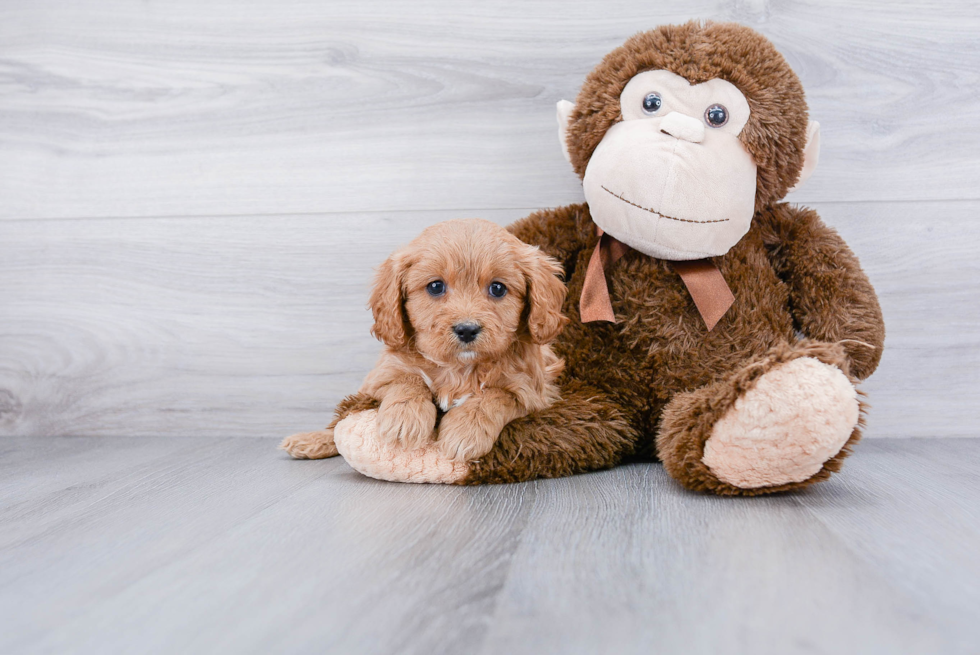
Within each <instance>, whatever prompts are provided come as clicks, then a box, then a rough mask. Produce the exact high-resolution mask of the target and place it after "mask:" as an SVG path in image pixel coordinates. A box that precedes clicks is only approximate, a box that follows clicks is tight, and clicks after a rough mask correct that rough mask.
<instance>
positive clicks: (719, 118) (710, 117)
mask: <svg viewBox="0 0 980 655" xmlns="http://www.w3.org/2000/svg"><path fill="white" fill-rule="evenodd" d="M704 120H705V122H707V123H708V125H710V126H711V127H721V126H722V125H724V124H725V123H727V122H728V110H727V109H725V106H724V105H711V106H710V107H708V109H707V110H705V112H704Z"/></svg>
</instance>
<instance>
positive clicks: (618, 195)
mask: <svg viewBox="0 0 980 655" xmlns="http://www.w3.org/2000/svg"><path fill="white" fill-rule="evenodd" d="M600 186H602V185H600ZM602 190H603V191H605V192H606V193H608V194H609V195H611V196H612V197H613V198H619V199H620V200H622V201H623V202H625V203H626V204H627V205H632V206H633V207H636V208H637V209H642V210H643V211H645V212H650V213H651V214H654V215H656V216H659V217H660V218H669V219H670V220H672V221H679V222H681V223H699V224H705V223H726V222H728V221H729V220H731V219H728V218H720V219H718V220H712V221H695V220H692V219H690V218H677V217H674V216H668V215H667V214H662V213H660V212H658V211H657V210H656V209H650V208H649V207H644V206H643V205H638V204H636V203H635V202H632V201H630V200H627V199H626V198H624V197H623V196H622V194H618V193H613V192H612V191H610V190H609V189H607V188H606V187H605V186H602Z"/></svg>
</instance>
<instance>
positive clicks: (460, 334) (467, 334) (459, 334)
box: [453, 323, 483, 343]
mask: <svg viewBox="0 0 980 655" xmlns="http://www.w3.org/2000/svg"><path fill="white" fill-rule="evenodd" d="M482 329H483V327H482V326H481V325H479V324H478V323H460V324H458V325H454V326H453V332H455V333H456V338H457V339H459V340H460V341H462V342H463V343H472V342H473V341H474V340H476V335H478V334H480V330H482Z"/></svg>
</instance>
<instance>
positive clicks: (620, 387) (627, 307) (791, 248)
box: [462, 22, 885, 495]
mask: <svg viewBox="0 0 980 655" xmlns="http://www.w3.org/2000/svg"><path fill="white" fill-rule="evenodd" d="M651 69H666V70H669V71H672V72H674V73H676V74H678V75H681V76H683V77H685V78H687V79H688V81H690V82H691V83H699V82H703V81H705V80H708V79H711V78H715V77H718V78H722V79H725V80H727V81H729V82H731V83H732V84H734V85H735V86H736V87H738V88H739V90H741V91H742V93H743V94H744V95H745V96H746V98H747V99H748V102H749V106H750V108H751V112H752V114H751V117H750V119H749V122H748V124H747V125H746V126H745V128H744V130H743V132H742V134H741V135H740V137H739V138H740V139H741V140H742V142H743V144H744V145H745V147H746V149H747V150H748V151H749V152H750V153H751V154H752V156H753V157H754V158H755V161H756V164H757V165H758V184H757V191H756V213H755V216H754V218H753V222H752V227H751V229H750V230H749V232H748V234H746V235H745V236H744V237H743V238H742V240H741V241H740V242H739V243H738V244H736V245H735V246H734V247H733V248H732V249H731V250H730V251H729V252H728V253H726V254H725V255H724V256H721V257H716V258H714V260H713V261H714V262H715V264H716V265H717V266H718V268H719V269H720V270H721V272H722V274H723V275H724V277H725V279H726V280H727V282H728V284H729V286H730V287H731V289H732V291H733V292H734V294H735V303H734V305H733V306H732V307H731V309H729V310H728V313H727V314H725V316H724V317H723V318H722V319H721V321H720V322H719V323H718V325H717V326H716V327H715V328H714V329H713V330H712V331H711V332H708V331H707V329H706V328H705V325H704V322H703V321H702V319H701V317H700V315H699V313H698V311H697V308H696V307H695V305H694V302H693V300H692V299H691V296H690V294H689V293H688V291H687V289H686V288H685V287H684V284H683V282H682V281H681V279H680V277H679V276H678V275H677V273H676V272H675V271H674V270H673V268H672V267H671V266H670V263H669V262H667V261H663V260H658V259H654V258H652V257H648V256H646V255H643V254H641V253H639V252H636V251H630V252H629V253H627V254H626V255H625V256H624V257H623V258H622V259H621V260H620V261H619V262H617V263H616V264H615V265H614V266H612V267H611V269H610V270H609V271H607V281H608V286H609V292H610V297H611V300H612V306H613V311H614V313H615V315H616V319H617V323H615V324H610V323H604V322H595V323H582V321H581V320H580V316H579V313H578V300H579V297H580V295H581V292H582V285H583V282H584V278H585V272H586V268H587V265H588V261H589V257H590V256H591V254H592V251H593V249H594V248H595V245H596V242H597V237H596V226H595V224H594V223H593V222H592V219H591V216H590V214H589V208H588V206H587V205H584V204H583V205H572V206H568V207H562V208H559V209H554V210H547V211H542V212H537V213H535V214H532V215H530V216H528V217H527V218H525V219H523V220H521V221H518V222H517V223H515V224H514V225H513V226H511V228H510V229H511V230H512V231H513V233H514V234H515V235H516V236H518V237H519V238H520V239H521V240H523V241H525V242H527V243H530V244H534V245H537V246H540V247H541V248H542V250H544V251H545V252H547V253H548V254H550V255H552V256H553V257H555V258H556V259H558V260H559V261H560V262H561V263H562V264H563V266H564V268H565V274H566V279H567V281H568V287H569V293H568V298H567V300H566V302H565V312H566V313H567V314H568V315H569V317H570V318H571V319H572V320H571V323H570V325H569V326H568V327H567V328H566V329H565V331H564V332H563V333H562V335H561V337H560V338H559V340H558V341H557V342H556V344H555V350H556V352H557V353H558V355H559V356H561V357H563V358H564V359H565V361H566V370H565V372H564V374H563V376H562V378H561V379H560V380H559V382H560V385H561V388H562V398H563V400H561V401H559V402H558V403H556V404H555V405H553V406H552V407H550V408H549V409H547V410H544V411H540V412H534V413H531V414H530V415H528V416H526V417H524V418H522V419H519V420H517V421H514V422H513V423H511V424H510V425H508V426H507V427H506V428H505V430H504V432H503V434H502V435H501V436H500V438H499V440H498V441H497V443H496V445H495V446H494V448H493V449H492V450H491V451H490V453H488V454H487V455H486V456H484V457H483V458H482V459H481V460H480V461H479V462H476V463H474V464H473V465H472V467H471V471H470V474H469V476H468V477H467V478H466V479H465V480H463V481H462V483H464V484H477V483H481V482H508V481H518V480H528V479H532V478H535V477H554V476H560V475H569V474H572V473H576V472H580V471H585V470H591V469H599V468H607V467H610V466H614V465H616V464H617V463H620V462H622V461H624V460H626V459H628V458H631V457H635V456H640V457H659V458H660V459H662V460H663V462H664V465H665V468H666V469H667V471H668V473H669V474H670V475H671V476H673V477H674V478H675V479H677V480H678V481H679V482H680V483H681V484H683V485H684V486H686V487H688V488H690V489H696V490H704V491H711V492H714V493H719V494H742V495H756V494H761V493H771V492H777V491H785V490H789V489H795V488H800V487H803V486H806V485H808V484H812V483H813V482H815V481H818V480H823V479H825V478H827V477H828V476H829V475H830V473H831V472H833V471H836V470H838V469H839V468H840V466H841V462H842V460H843V459H844V458H845V457H846V456H847V454H848V453H849V452H850V446H851V445H852V444H853V443H854V442H856V441H857V439H858V438H859V436H860V432H859V429H858V428H856V429H855V430H854V432H853V434H852V435H851V437H850V439H849V440H848V442H847V444H846V445H845V446H844V448H843V449H842V450H841V451H840V453H839V454H837V455H836V456H835V457H833V458H832V459H830V460H829V461H827V462H826V463H825V464H824V466H823V468H822V469H821V470H820V471H819V472H818V473H817V474H816V475H814V476H813V477H812V478H810V479H808V480H804V481H802V482H797V483H792V484H785V485H779V486H772V487H763V488H757V489H741V488H737V487H733V486H731V485H729V484H726V483H724V482H722V481H721V480H719V479H718V478H717V477H716V476H715V475H714V474H713V473H712V472H711V471H710V470H709V469H708V468H707V467H706V466H705V465H704V464H703V463H702V461H701V458H702V456H703V453H704V444H705V442H706V441H707V439H708V437H709V436H710V435H711V429H712V426H713V425H714V424H715V423H716V422H717V420H718V419H719V418H721V416H723V415H724V413H725V411H726V410H727V409H729V408H731V407H732V406H733V405H734V403H735V401H736V400H737V399H738V398H739V397H740V396H742V395H743V394H744V393H745V392H746V391H748V390H749V389H751V388H752V387H753V385H754V384H755V382H756V381H757V380H758V379H759V377H760V376H761V375H762V374H763V373H765V372H766V371H768V370H771V369H772V368H773V367H775V366H777V365H779V364H780V363H783V362H787V361H790V360H792V359H795V358H797V357H814V358H816V359H818V360H820V361H822V362H824V363H827V364H831V365H834V366H837V367H839V368H840V369H841V370H842V371H843V372H844V373H845V374H847V375H849V376H850V379H851V380H852V381H854V382H856V381H858V380H862V379H864V378H866V377H867V376H868V375H870V374H871V373H872V372H873V371H874V370H875V368H876V366H877V364H878V361H879V359H880V357H881V352H882V347H883V342H884V334H885V333H884V324H883V322H882V317H881V310H880V308H879V306H878V301H877V297H876V295H875V292H874V289H873V288H872V286H871V284H870V282H869V281H868V279H867V277H866V276H865V275H864V273H863V271H862V270H861V268H860V265H859V263H858V261H857V258H856V257H855V256H854V254H853V253H852V252H851V251H850V249H849V248H848V247H847V244H845V243H844V241H843V240H842V239H841V238H840V236H838V235H837V233H836V232H835V231H834V230H832V229H830V228H828V227H827V226H826V225H824V224H823V223H822V222H821V220H820V218H819V217H818V216H817V214H816V213H815V212H813V211H811V210H808V209H801V208H796V207H793V206H790V205H787V204H783V203H777V202H776V201H778V200H779V199H780V198H782V196H783V195H785V193H786V192H787V190H788V189H789V188H790V187H791V186H792V185H793V184H794V183H795V182H796V180H797V178H798V177H799V173H800V169H801V166H802V163H803V149H804V146H805V132H806V126H807V108H806V102H805V100H804V96H803V90H802V87H801V85H800V83H799V81H798V79H797V78H796V76H795V75H794V74H793V72H792V71H791V70H790V69H789V67H788V66H787V64H786V62H785V61H784V60H783V58H782V56H780V55H779V54H778V53H777V52H776V50H775V49H774V48H773V46H772V45H771V44H770V43H769V42H768V41H767V40H766V39H765V38H764V37H762V36H760V35H759V34H757V33H755V32H753V31H752V30H750V29H748V28H745V27H742V26H739V25H733V24H712V23H709V24H706V25H702V24H699V23H693V22H692V23H688V24H686V25H682V26H666V27H661V28H658V29H655V30H652V31H650V32H646V33H643V34H638V35H637V36H635V37H633V38H632V39H630V40H629V41H627V43H626V44H625V45H624V46H623V47H621V48H618V49H616V50H615V51H613V52H612V53H610V54H609V55H608V56H607V57H606V58H605V59H604V60H603V61H602V63H601V64H600V65H599V66H598V67H597V68H596V69H595V70H594V71H593V72H592V73H591V74H590V75H589V76H588V78H587V79H586V82H585V84H584V85H583V87H582V91H581V93H580V94H579V97H578V101H577V104H576V108H575V110H574V112H573V114H572V117H571V122H570V125H569V130H568V136H567V145H568V148H569V152H570V154H571V158H572V163H573V165H574V167H575V170H576V172H577V173H578V174H579V175H580V176H581V175H583V174H584V172H585V168H586V166H587V165H588V161H589V157H590V156H591V154H592V152H593V151H594V150H595V147H596V145H597V144H598V143H599V141H600V140H601V139H602V137H603V136H604V134H605V132H606V130H607V129H609V127H610V126H612V125H613V124H614V123H616V122H617V121H619V120H622V117H621V115H620V103H619V95H620V93H621V92H622V90H623V88H624V87H625V85H626V83H627V82H628V81H629V80H630V78H632V77H633V76H634V75H636V74H637V73H639V72H642V71H644V70H651ZM799 335H802V336H803V338H804V339H803V340H802V341H801V340H800V337H799ZM861 409H862V413H863V410H864V406H863V404H862V405H861ZM862 421H863V419H862ZM859 425H860V424H859Z"/></svg>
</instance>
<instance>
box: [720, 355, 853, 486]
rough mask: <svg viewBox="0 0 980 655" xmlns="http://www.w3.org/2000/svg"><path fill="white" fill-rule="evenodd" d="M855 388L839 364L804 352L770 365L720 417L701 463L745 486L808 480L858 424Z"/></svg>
mask: <svg viewBox="0 0 980 655" xmlns="http://www.w3.org/2000/svg"><path fill="white" fill-rule="evenodd" d="M859 410H860V405H859V401H858V397H857V390H856V389H855V388H854V385H852V384H851V382H850V381H849V380H848V378H847V376H845V375H844V374H843V373H842V372H841V371H840V369H838V368H837V367H835V366H831V365H829V364H825V363H823V362H821V361H819V360H817V359H814V358H812V357H800V358H798V359H794V360H792V361H789V362H786V363H784V364H780V365H779V366H777V367H776V368H773V369H771V370H770V371H767V372H766V373H765V374H764V375H762V377H761V378H759V379H758V381H757V382H756V384H755V386H754V387H752V388H751V389H749V390H748V391H746V392H745V393H744V394H743V395H742V396H741V397H740V398H738V400H736V401H735V404H734V405H733V406H732V407H730V408H729V409H728V411H727V412H726V413H725V414H724V415H723V416H722V417H721V419H720V420H718V422H717V423H715V425H714V428H713V429H712V430H711V436H710V437H709V438H708V440H707V442H706V443H705V444H704V455H703V457H702V459H701V461H702V463H703V464H704V465H705V466H707V467H708V468H709V469H710V470H711V472H712V473H714V474H715V475H716V476H717V477H718V479H719V480H721V481H722V482H726V483H728V484H730V485H732V486H734V487H738V488H741V489H758V488H760V487H773V486H777V485H785V484H789V483H794V482H802V481H804V480H808V479H809V478H811V477H813V476H814V475H816V474H817V473H818V472H820V470H821V469H822V468H823V466H824V463H825V462H827V460H829V459H830V458H832V457H834V456H835V455H837V453H838V452H840V450H841V448H842V447H843V446H844V444H845V443H847V440H848V439H849V438H850V437H851V434H852V432H853V431H854V429H855V427H856V426H857V424H858V418H859Z"/></svg>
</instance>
